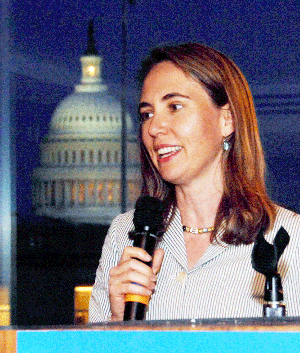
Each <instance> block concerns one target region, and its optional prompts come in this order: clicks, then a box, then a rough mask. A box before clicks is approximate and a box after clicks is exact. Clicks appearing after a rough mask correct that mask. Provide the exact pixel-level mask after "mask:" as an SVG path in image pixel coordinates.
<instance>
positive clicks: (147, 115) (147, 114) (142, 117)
mask: <svg viewBox="0 0 300 353" xmlns="http://www.w3.org/2000/svg"><path fill="white" fill-rule="evenodd" d="M153 115H154V114H153V113H151V112H140V114H139V116H140V122H144V121H146V120H148V119H150V118H152V117H153Z"/></svg>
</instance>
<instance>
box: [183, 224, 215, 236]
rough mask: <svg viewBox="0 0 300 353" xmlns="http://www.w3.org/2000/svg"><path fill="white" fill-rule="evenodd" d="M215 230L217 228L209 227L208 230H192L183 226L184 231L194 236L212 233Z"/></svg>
mask: <svg viewBox="0 0 300 353" xmlns="http://www.w3.org/2000/svg"><path fill="white" fill-rule="evenodd" d="M214 229H215V227H208V228H190V227H187V226H182V230H183V231H184V232H189V233H193V234H202V233H208V232H212V231H213V230H214Z"/></svg>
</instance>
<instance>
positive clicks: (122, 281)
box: [109, 246, 164, 321]
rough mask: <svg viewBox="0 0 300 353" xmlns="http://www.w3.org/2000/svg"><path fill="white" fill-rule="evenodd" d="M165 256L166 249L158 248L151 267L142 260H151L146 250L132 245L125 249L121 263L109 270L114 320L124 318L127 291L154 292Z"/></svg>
mask: <svg viewBox="0 0 300 353" xmlns="http://www.w3.org/2000/svg"><path fill="white" fill-rule="evenodd" d="M163 256H164V251H163V250H162V249H157V250H156V251H155V253H154V256H153V260H152V268H151V267H149V266H148V265H146V264H144V263H143V262H141V261H145V262H149V261H151V259H152V257H151V256H150V255H149V254H148V253H147V252H146V251H145V250H143V249H141V248H136V247H132V246H128V247H126V248H125V249H124V252H123V254H122V257H121V260H120V262H119V264H118V265H117V266H116V267H113V268H112V269H111V270H110V272H109V274H110V279H109V300H110V306H111V312H112V316H111V320H112V321H122V320H123V316H124V309H125V295H126V294H127V293H130V294H138V295H145V296H150V295H151V294H152V292H153V289H154V288H155V284H156V279H157V276H156V275H157V273H158V271H159V269H160V266H161V264H162V260H163ZM139 260H141V261H139Z"/></svg>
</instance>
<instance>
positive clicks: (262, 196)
mask: <svg viewBox="0 0 300 353" xmlns="http://www.w3.org/2000/svg"><path fill="white" fill-rule="evenodd" d="M162 61H171V62H173V63H174V64H175V65H176V66H177V67H179V68H180V69H181V70H183V72H184V73H185V74H187V75H189V76H190V77H192V78H193V79H194V80H196V81H197V82H199V83H200V84H201V85H202V87H203V88H204V89H205V90H206V91H207V93H208V94H209V96H210V97H211V99H212V101H213V102H214V104H215V105H216V106H217V107H219V108H220V107H222V106H224V105H225V104H227V103H229V106H230V111H231V114H232V117H233V121H234V128H235V132H234V133H233V134H232V135H231V136H230V148H229V150H228V151H226V152H224V153H223V166H222V168H223V175H224V193H223V197H222V199H221V202H220V205H219V208H218V211H217V215H216V219H215V230H214V231H213V232H212V239H214V238H215V236H216V234H217V232H218V230H219V229H220V227H222V228H223V229H224V232H223V235H222V240H223V241H224V242H226V243H228V244H236V245H238V244H250V243H252V242H253V241H254V240H255V238H256V235H257V233H258V232H259V230H260V228H261V227H263V228H264V229H266V230H267V229H268V228H271V227H272V226H273V223H274V218H275V207H274V204H273V203H272V202H271V200H270V199H269V197H268V195H267V191H266V186H265V169H266V168H265V161H264V154H263V150H262V146H261V141H260V137H259V132H258V125H257V119H256V114H255V109H254V104H253V98H252V94H251V92H250V89H249V86H248V83H247V81H246V79H245V77H244V76H243V74H242V73H241V71H240V70H239V68H238V67H237V66H236V65H235V64H234V63H233V62H232V61H231V60H230V59H229V58H228V57H227V56H225V55H224V54H222V53H220V52H218V51H217V50H215V49H212V48H210V47H207V46H205V45H202V44H198V43H187V44H180V45H176V46H165V47H158V48H155V49H154V50H152V52H151V53H150V55H149V57H148V58H146V60H145V61H144V62H143V63H142V66H141V70H140V75H139V80H140V83H141V84H142V83H143V81H144V80H145V78H146V76H147V75H148V73H149V72H150V70H151V69H152V68H153V66H155V65H156V64H158V63H160V62H162ZM140 136H141V134H140ZM141 166H142V167H141V168H142V194H143V195H150V196H154V197H158V198H159V199H162V200H165V202H166V203H167V205H168V210H169V211H170V210H173V211H174V209H175V208H174V206H175V205H176V196H175V186H174V185H172V184H170V183H168V182H166V181H164V180H163V179H162V178H161V176H160V174H159V173H158V171H157V170H156V168H155V166H154V165H153V163H152V161H151V158H150V156H149V154H148V152H147V150H146V148H145V146H144V144H143V142H142V141H141Z"/></svg>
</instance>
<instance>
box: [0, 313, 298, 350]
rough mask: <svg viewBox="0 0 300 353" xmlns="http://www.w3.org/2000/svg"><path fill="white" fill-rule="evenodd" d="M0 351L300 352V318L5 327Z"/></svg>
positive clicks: (1, 337) (0, 334) (0, 339)
mask: <svg viewBox="0 0 300 353" xmlns="http://www.w3.org/2000/svg"><path fill="white" fill-rule="evenodd" d="M0 348H1V349H0V351H1V353H8V352H9V353H33V352H34V353H37V352H38V353H46V352H47V353H60V352H62V353H71V352H72V353H77V352H80V353H81V352H86V353H95V352H97V353H101V352H110V353H115V352H122V353H132V352H141V353H144V352H145V353H146V352H147V353H149V352H156V353H158V352H175V353H177V352H179V353H181V352H201V353H202V352H203V353H206V352H210V353H211V352H213V353H221V352H222V353H223V352H247V353H259V352H264V353H271V352H272V353H273V352H274V353H275V352H276V353H278V352H285V353H289V352H293V353H296V352H300V319H299V318H276V319H273V318H262V319H221V320H215V319H214V320H184V321H144V322H126V323H123V322H118V323H103V324H99V325H97V324H96V325H85V326H77V325H74V326H61V327H60V326H56V327H52V326H51V327H37V328H30V329H28V328H14V327H3V328H2V330H0Z"/></svg>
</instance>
